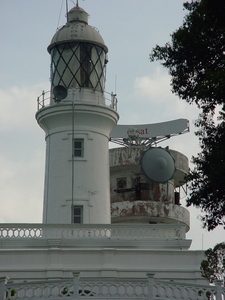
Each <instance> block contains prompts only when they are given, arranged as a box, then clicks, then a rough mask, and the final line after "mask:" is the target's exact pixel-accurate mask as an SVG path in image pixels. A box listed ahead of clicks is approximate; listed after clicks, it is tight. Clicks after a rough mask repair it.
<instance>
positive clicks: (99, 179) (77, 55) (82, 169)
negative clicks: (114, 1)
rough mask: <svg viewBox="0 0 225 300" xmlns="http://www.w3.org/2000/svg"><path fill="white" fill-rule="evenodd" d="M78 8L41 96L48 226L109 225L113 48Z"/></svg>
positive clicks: (56, 44)
mask: <svg viewBox="0 0 225 300" xmlns="http://www.w3.org/2000/svg"><path fill="white" fill-rule="evenodd" d="M88 17H89V16H88V14H87V12H86V11H84V10H83V9H82V8H80V7H79V6H78V5H76V6H75V7H74V8H72V9H71V10H70V11H69V12H68V13H67V23H66V24H65V25H64V26H63V27H62V28H60V29H59V30H58V31H57V32H56V33H55V35H54V36H53V38H52V40H51V43H50V45H49V46H48V48H47V49H48V52H49V54H50V56H51V71H50V73H51V74H50V80H51V89H50V92H49V94H47V93H44V92H43V95H42V97H41V98H38V111H37V113H36V120H37V122H38V124H39V126H40V127H41V128H42V129H43V130H44V131H45V140H46V162H45V183H44V204H43V223H49V224H50V223H51V224H56V223H57V224H69V223H83V224H96V223H98V224H109V223H110V222H111V212H110V189H109V182H110V180H109V149H108V142H109V135H110V132H111V130H112V129H113V128H114V127H115V125H116V124H117V121H118V119H119V115H118V113H117V107H116V104H117V100H116V97H115V95H114V94H109V96H106V95H107V94H106V92H105V80H106V64H107V61H108V59H107V52H108V48H107V46H106V45H105V43H104V40H103V38H102V37H101V35H100V34H99V32H98V31H97V30H96V29H95V28H94V27H92V26H90V25H89V24H88Z"/></svg>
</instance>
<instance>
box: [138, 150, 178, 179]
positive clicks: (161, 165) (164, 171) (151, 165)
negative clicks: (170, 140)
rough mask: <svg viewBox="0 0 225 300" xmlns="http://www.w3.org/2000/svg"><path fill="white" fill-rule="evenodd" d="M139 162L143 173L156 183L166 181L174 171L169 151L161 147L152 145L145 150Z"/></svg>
mask: <svg viewBox="0 0 225 300" xmlns="http://www.w3.org/2000/svg"><path fill="white" fill-rule="evenodd" d="M140 164H141V167H142V172H143V173H144V175H145V176H146V177H147V178H148V179H150V180H152V181H154V182H156V183H166V182H167V181H168V180H170V179H171V178H172V177H173V175H174V172H175V163H174V159H173V157H172V156H171V155H170V153H169V151H167V150H165V149H163V148H161V147H156V148H154V147H153V148H150V149H148V150H147V151H145V152H144V153H143V155H142V158H141V161H140Z"/></svg>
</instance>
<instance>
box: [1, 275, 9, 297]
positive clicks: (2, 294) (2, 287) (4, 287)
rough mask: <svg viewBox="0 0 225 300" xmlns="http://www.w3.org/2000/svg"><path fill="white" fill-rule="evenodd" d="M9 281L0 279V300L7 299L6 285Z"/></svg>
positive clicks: (7, 278) (4, 278) (5, 278)
mask: <svg viewBox="0 0 225 300" xmlns="http://www.w3.org/2000/svg"><path fill="white" fill-rule="evenodd" d="M8 280H9V277H0V299H1V300H3V299H5V289H6V284H7V282H8Z"/></svg>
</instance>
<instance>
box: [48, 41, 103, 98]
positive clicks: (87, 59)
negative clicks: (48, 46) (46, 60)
mask: <svg viewBox="0 0 225 300" xmlns="http://www.w3.org/2000/svg"><path fill="white" fill-rule="evenodd" d="M51 58H52V61H51V84H52V89H53V88H54V87H55V86H57V85H62V86H65V87H66V88H76V87H80V88H81V87H85V88H91V89H94V90H100V91H101V92H104V88H105V76H104V69H105V52H104V50H103V49H102V48H101V47H99V46H97V45H94V44H90V43H66V44H60V45H56V46H55V47H54V48H53V49H52V51H51Z"/></svg>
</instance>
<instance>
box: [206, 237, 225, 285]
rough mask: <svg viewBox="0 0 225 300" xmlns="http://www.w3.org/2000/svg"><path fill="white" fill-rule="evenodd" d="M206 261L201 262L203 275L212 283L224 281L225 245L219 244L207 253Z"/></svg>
mask: <svg viewBox="0 0 225 300" xmlns="http://www.w3.org/2000/svg"><path fill="white" fill-rule="evenodd" d="M205 256H206V259H205V260H203V261H202V262H201V273H202V276H203V277H205V278H206V279H207V280H208V281H209V282H210V283H214V282H215V281H216V280H224V276H225V243H220V244H217V245H216V246H215V247H214V248H213V249H212V248H209V249H208V250H206V251H205Z"/></svg>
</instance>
